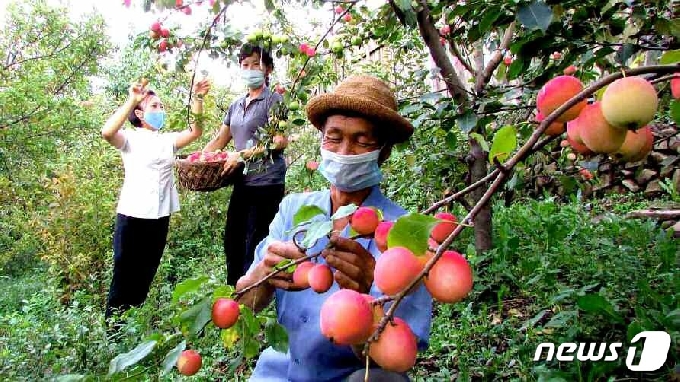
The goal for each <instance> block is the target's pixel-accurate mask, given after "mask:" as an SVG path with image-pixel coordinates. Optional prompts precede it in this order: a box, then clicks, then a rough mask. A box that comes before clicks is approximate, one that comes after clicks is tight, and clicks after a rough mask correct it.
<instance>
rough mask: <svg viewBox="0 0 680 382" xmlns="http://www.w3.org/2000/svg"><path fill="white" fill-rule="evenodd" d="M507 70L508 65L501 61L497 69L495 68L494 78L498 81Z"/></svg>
mask: <svg viewBox="0 0 680 382" xmlns="http://www.w3.org/2000/svg"><path fill="white" fill-rule="evenodd" d="M514 62H515V61H514V60H513V63H514ZM510 65H512V64H510ZM507 72H508V66H507V65H505V64H504V63H501V64H500V65H498V69H497V70H496V79H497V80H498V81H502V80H503V78H505V74H506V73H507Z"/></svg>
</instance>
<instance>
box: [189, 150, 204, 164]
mask: <svg viewBox="0 0 680 382" xmlns="http://www.w3.org/2000/svg"><path fill="white" fill-rule="evenodd" d="M200 159H201V153H198V152H197V153H191V154H189V156H188V157H187V160H188V161H189V162H197V161H199V160H200Z"/></svg>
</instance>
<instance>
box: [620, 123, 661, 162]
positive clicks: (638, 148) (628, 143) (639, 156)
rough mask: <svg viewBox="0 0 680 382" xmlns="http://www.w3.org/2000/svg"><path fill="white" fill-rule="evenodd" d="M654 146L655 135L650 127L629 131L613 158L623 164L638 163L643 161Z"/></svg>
mask: <svg viewBox="0 0 680 382" xmlns="http://www.w3.org/2000/svg"><path fill="white" fill-rule="evenodd" d="M653 146H654V134H652V129H650V128H649V126H645V127H643V128H641V129H637V130H628V131H627V132H626V139H625V140H624V141H623V144H622V145H621V147H619V149H618V150H617V151H616V152H615V153H614V154H613V155H612V156H613V157H614V158H616V159H618V160H620V161H623V162H637V161H641V160H643V159H644V158H645V157H646V156H647V154H649V153H650V152H651V151H652V147H653Z"/></svg>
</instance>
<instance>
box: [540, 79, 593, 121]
mask: <svg viewBox="0 0 680 382" xmlns="http://www.w3.org/2000/svg"><path fill="white" fill-rule="evenodd" d="M582 90H583V83H581V81H580V80H579V79H578V78H576V77H574V76H557V77H555V78H553V79H551V80H550V81H548V82H547V83H546V84H545V85H543V87H542V88H541V90H540V91H539V92H538V96H537V97H536V108H537V109H538V111H540V112H541V113H542V114H543V115H544V116H546V117H547V116H548V115H550V113H552V112H553V111H555V110H557V109H558V108H559V107H560V106H562V105H564V104H565V103H567V101H568V100H569V99H571V98H572V97H574V96H575V95H576V94H578V93H580V92H581V91H582ZM585 106H586V100H585V99H584V100H581V101H579V102H578V103H577V104H576V105H574V106H572V107H570V108H569V109H567V111H565V112H564V113H562V115H560V116H559V117H558V118H557V120H556V121H557V122H568V121H571V120H572V119H574V118H576V117H578V115H579V113H580V112H581V110H582V109H583V108H584V107H585Z"/></svg>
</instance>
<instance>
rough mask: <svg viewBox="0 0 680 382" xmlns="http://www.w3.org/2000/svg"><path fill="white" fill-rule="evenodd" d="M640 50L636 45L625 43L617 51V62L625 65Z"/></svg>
mask: <svg viewBox="0 0 680 382" xmlns="http://www.w3.org/2000/svg"><path fill="white" fill-rule="evenodd" d="M637 50H638V49H637V48H636V46H635V45H634V44H631V43H624V44H622V45H621V46H620V47H619V48H618V49H617V50H616V61H617V62H619V63H620V64H621V65H625V64H626V62H627V61H628V59H629V58H630V57H631V56H632V55H633V54H635V52H636V51H637Z"/></svg>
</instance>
